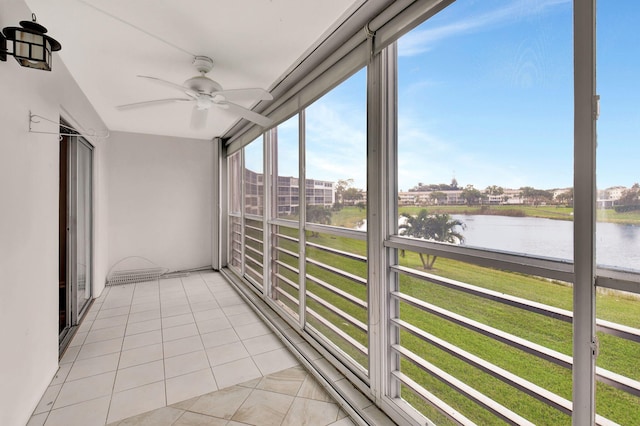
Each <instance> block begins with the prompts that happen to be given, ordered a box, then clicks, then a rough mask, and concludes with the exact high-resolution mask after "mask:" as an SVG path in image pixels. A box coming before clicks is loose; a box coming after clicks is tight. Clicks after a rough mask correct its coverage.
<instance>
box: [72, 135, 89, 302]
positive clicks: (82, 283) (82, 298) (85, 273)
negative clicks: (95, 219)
mask: <svg viewBox="0 0 640 426" xmlns="http://www.w3.org/2000/svg"><path fill="white" fill-rule="evenodd" d="M77 147H78V154H77V165H76V166H77V178H78V179H77V187H76V191H77V223H76V227H77V233H76V247H77V263H76V277H77V289H76V302H77V305H76V306H77V311H78V315H81V313H82V311H83V309H84V308H85V307H86V305H87V303H88V302H89V300H91V254H92V253H91V237H92V232H91V228H92V223H91V210H92V205H91V204H92V200H91V198H92V197H91V186H92V168H93V164H92V161H93V160H92V150H91V148H90V147H89V146H87V145H86V144H84V143H83V142H82V141H78V144H77Z"/></svg>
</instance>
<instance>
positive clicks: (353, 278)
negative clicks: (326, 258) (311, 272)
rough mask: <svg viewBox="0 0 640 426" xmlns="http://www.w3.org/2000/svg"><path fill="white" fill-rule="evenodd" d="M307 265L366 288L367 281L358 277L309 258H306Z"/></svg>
mask: <svg viewBox="0 0 640 426" xmlns="http://www.w3.org/2000/svg"><path fill="white" fill-rule="evenodd" d="M307 263H310V264H312V265H314V266H317V267H318V268H320V269H324V270H325V271H328V272H333V273H334V274H336V275H339V276H341V277H343V278H346V279H348V280H350V281H353V282H354V283H356V284H360V285H363V286H365V287H366V286H367V280H366V279H365V278H362V277H359V276H357V275H355V274H352V273H350V272H347V271H343V270H342V269H339V268H336V267H333V266H331V265H327V264H326V263H322V262H318V261H317V260H314V259H311V258H309V257H307Z"/></svg>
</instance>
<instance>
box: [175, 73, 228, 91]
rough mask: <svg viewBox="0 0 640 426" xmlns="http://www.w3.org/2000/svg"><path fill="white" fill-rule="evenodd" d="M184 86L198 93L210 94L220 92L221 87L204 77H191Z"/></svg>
mask: <svg viewBox="0 0 640 426" xmlns="http://www.w3.org/2000/svg"><path fill="white" fill-rule="evenodd" d="M184 86H185V87H188V88H189V89H191V90H194V91H196V92H198V93H206V94H211V93H213V92H219V91H221V90H222V86H221V85H220V84H219V83H218V82H216V81H213V80H211V79H210V78H208V77H205V76H204V75H199V76H197V77H192V78H190V79H188V80H187V81H185V82H184Z"/></svg>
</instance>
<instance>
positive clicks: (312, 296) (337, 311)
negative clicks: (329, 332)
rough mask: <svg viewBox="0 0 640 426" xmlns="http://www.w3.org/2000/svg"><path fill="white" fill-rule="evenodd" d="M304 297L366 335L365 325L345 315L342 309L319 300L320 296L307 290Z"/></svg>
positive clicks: (321, 299)
mask: <svg viewBox="0 0 640 426" xmlns="http://www.w3.org/2000/svg"><path fill="white" fill-rule="evenodd" d="M306 295H307V297H308V298H310V299H311V300H313V301H315V302H316V303H319V304H320V305H321V306H322V307H324V308H325V309H327V310H329V311H330V312H332V313H334V314H335V315H337V316H339V317H340V318H342V319H343V320H345V321H347V322H348V323H350V324H351V325H353V326H355V327H356V328H357V329H359V330H360V331H362V332H363V333H368V328H367V325H366V324H365V323H363V322H362V321H360V320H358V319H357V318H355V317H353V316H351V315H349V314H348V313H346V312H345V311H343V310H342V309H340V308H338V307H337V306H335V305H333V304H331V303H329V302H328V301H326V300H324V299H323V298H321V297H320V296H318V295H316V294H314V293H312V292H310V291H309V290H307V292H306Z"/></svg>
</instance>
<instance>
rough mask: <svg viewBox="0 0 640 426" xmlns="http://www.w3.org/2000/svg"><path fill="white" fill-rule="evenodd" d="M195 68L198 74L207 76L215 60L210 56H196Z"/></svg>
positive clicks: (194, 59) (194, 60)
mask: <svg viewBox="0 0 640 426" xmlns="http://www.w3.org/2000/svg"><path fill="white" fill-rule="evenodd" d="M193 66H194V67H195V68H196V69H197V70H198V72H200V73H203V74H206V73H208V72H209V71H211V69H212V68H213V59H211V58H210V57H208V56H196V57H195V58H193Z"/></svg>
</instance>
